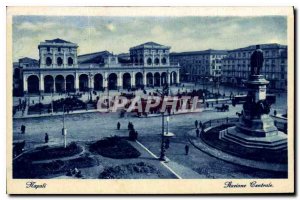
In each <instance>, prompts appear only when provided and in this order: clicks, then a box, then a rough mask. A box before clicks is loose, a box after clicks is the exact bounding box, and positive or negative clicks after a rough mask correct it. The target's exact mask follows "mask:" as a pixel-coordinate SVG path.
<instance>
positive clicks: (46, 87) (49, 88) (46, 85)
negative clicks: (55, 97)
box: [44, 75, 54, 93]
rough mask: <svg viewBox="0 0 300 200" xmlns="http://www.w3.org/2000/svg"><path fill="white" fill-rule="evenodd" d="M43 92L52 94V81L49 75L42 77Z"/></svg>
mask: <svg viewBox="0 0 300 200" xmlns="http://www.w3.org/2000/svg"><path fill="white" fill-rule="evenodd" d="M44 92H45V93H51V92H54V79H53V77H52V76H50V75H47V76H45V77H44Z"/></svg>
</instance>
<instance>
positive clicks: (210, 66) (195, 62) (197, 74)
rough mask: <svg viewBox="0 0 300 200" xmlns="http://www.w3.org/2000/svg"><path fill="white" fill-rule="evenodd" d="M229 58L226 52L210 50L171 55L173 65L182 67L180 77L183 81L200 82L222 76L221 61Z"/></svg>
mask: <svg viewBox="0 0 300 200" xmlns="http://www.w3.org/2000/svg"><path fill="white" fill-rule="evenodd" d="M226 56H227V51H225V50H213V49H208V50H204V51H190V52H180V53H175V52H174V53H171V54H170V60H171V63H178V64H179V65H180V66H181V69H180V75H181V77H182V80H183V81H193V82H194V81H199V80H200V79H204V78H205V79H207V78H216V77H219V76H221V73H222V71H221V65H222V63H221V61H222V59H223V58H224V57H226Z"/></svg>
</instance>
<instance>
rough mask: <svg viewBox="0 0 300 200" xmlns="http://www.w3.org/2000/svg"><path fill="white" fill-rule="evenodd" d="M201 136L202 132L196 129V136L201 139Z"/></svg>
mask: <svg viewBox="0 0 300 200" xmlns="http://www.w3.org/2000/svg"><path fill="white" fill-rule="evenodd" d="M199 135H200V130H199V128H197V129H196V136H197V137H199Z"/></svg>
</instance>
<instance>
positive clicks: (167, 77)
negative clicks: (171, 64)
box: [166, 72, 171, 85]
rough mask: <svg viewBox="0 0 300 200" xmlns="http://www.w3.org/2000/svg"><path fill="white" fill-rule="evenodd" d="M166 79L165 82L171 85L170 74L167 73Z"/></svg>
mask: <svg viewBox="0 0 300 200" xmlns="http://www.w3.org/2000/svg"><path fill="white" fill-rule="evenodd" d="M166 79H167V80H166V81H167V83H168V84H169V85H170V83H171V73H169V72H167V76H166Z"/></svg>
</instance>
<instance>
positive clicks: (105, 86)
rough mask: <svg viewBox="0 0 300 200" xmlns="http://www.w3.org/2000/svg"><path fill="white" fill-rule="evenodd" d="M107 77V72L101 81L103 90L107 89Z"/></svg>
mask: <svg viewBox="0 0 300 200" xmlns="http://www.w3.org/2000/svg"><path fill="white" fill-rule="evenodd" d="M107 79H108V76H107V72H104V79H103V88H104V89H105V88H107V82H108V80H107Z"/></svg>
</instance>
